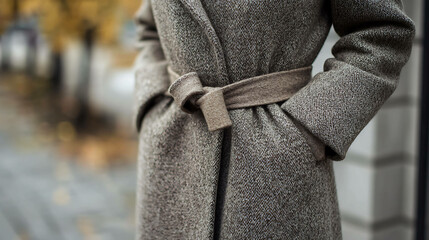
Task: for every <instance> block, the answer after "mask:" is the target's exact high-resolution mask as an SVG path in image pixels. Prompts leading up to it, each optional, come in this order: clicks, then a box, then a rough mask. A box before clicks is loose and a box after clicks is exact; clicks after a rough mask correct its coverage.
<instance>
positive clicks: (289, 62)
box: [134, 0, 415, 239]
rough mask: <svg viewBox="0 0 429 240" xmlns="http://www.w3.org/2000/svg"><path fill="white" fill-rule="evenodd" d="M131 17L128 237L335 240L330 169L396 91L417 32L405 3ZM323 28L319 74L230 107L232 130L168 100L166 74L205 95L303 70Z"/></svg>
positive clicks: (182, 1)
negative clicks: (286, 94)
mask: <svg viewBox="0 0 429 240" xmlns="http://www.w3.org/2000/svg"><path fill="white" fill-rule="evenodd" d="M136 20H137V24H138V27H139V46H140V54H139V56H138V58H137V60H136V64H137V65H136V66H137V70H136V91H135V96H136V101H135V118H134V120H135V123H136V124H137V129H138V130H139V141H140V143H139V156H138V183H137V184H138V185H137V187H138V189H137V190H138V191H137V206H136V210H137V216H136V217H137V218H136V219H137V227H138V228H137V233H136V239H213V238H214V239H219V238H220V239H342V235H341V223H340V215H339V209H338V200H337V192H336V185H335V179H334V174H333V161H340V160H343V159H344V158H345V157H346V153H347V150H348V148H349V146H350V145H351V144H352V142H353V141H354V139H355V138H356V137H357V135H358V134H359V133H360V131H361V130H362V129H363V128H364V127H365V126H366V125H367V124H368V122H369V121H370V120H371V119H372V118H373V117H374V115H375V114H376V113H377V111H378V110H379V109H380V107H381V106H382V105H383V103H384V102H385V101H386V100H387V99H388V98H389V97H390V95H391V94H392V93H393V91H394V90H395V88H396V87H397V85H398V80H399V74H400V71H401V69H402V67H403V66H404V65H405V63H406V62H407V60H408V58H409V55H410V52H411V46H412V40H413V38H414V34H415V26H414V23H413V22H412V21H411V19H410V18H409V17H408V16H407V15H406V14H405V13H404V11H403V7H402V2H401V1H400V0H378V1H375V0H305V1H304V0H287V1H272V0H234V1H214V0H152V1H151V0H144V1H143V4H142V5H141V8H140V9H139V11H138V12H137V15H136ZM332 25H333V26H334V30H335V31H336V32H337V33H338V35H339V36H340V39H339V40H338V42H336V44H335V45H334V46H333V48H332V53H333V55H334V57H333V58H329V59H327V60H326V61H325V65H324V70H323V72H319V73H317V74H316V75H315V76H314V77H313V78H312V80H311V82H309V83H308V84H307V85H306V86H304V87H303V88H301V89H300V90H299V91H298V92H297V93H295V94H294V95H293V96H292V97H291V98H289V99H288V100H286V101H283V102H278V103H273V104H268V105H263V106H254V107H248V108H241V109H231V110H229V115H230V118H231V121H232V126H231V127H229V128H226V129H222V130H217V131H214V132H209V131H208V129H207V125H206V122H205V119H204V117H203V115H202V113H201V111H197V112H196V113H193V114H188V113H185V112H183V111H182V110H181V109H180V108H179V107H178V106H177V104H175V102H174V100H173V98H171V97H168V96H165V95H164V94H163V93H164V92H165V91H166V90H167V89H168V87H169V83H170V82H169V76H168V72H167V66H168V65H170V66H171V68H172V69H173V70H174V71H175V72H177V73H179V74H180V75H183V74H185V73H188V72H193V71H195V72H197V73H198V76H199V78H200V80H201V82H202V84H203V85H204V86H213V87H220V86H224V85H227V84H229V83H234V82H237V81H240V80H241V79H245V78H249V77H253V76H258V75H263V74H268V73H272V72H277V71H285V70H291V69H296V68H300V67H305V66H309V65H311V64H312V63H313V61H314V59H315V58H316V57H317V55H318V53H319V51H320V49H321V47H322V45H323V44H324V41H325V40H326V37H327V35H328V32H329V29H330V27H331V26H332ZM314 143H316V144H314ZM325 147H326V148H325ZM321 150H326V151H325V153H323V157H320V151H321Z"/></svg>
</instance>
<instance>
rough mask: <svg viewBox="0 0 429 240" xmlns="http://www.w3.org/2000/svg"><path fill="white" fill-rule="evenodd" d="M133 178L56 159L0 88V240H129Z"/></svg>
mask: <svg viewBox="0 0 429 240" xmlns="http://www.w3.org/2000/svg"><path fill="white" fill-rule="evenodd" d="M0 81H1V80H0ZM135 174H136V172H135V163H132V162H131V163H130V162H129V163H126V164H122V165H117V166H116V167H113V168H107V169H106V168H103V169H95V168H89V167H87V166H85V165H84V164H82V163H81V162H79V161H75V159H72V158H71V157H69V156H66V155H64V154H61V153H60V152H59V151H58V148H57V146H56V145H55V144H53V142H51V141H43V136H41V135H40V134H39V133H38V125H37V120H36V117H35V116H33V115H32V114H31V113H28V111H26V110H25V109H22V108H21V107H20V106H18V104H17V103H16V100H14V99H13V98H11V97H10V93H9V92H7V91H5V90H4V89H1V88H0V240H14V239H23V240H24V239H25V240H30V239H31V240H32V239H36V240H39V239H40V240H51V239H52V240H62V239H66V240H79V239H84V240H86V239H98V240H104V239H120V240H125V239H133V238H134V197H135V181H136V180H135V179H136V176H135Z"/></svg>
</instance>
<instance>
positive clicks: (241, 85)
mask: <svg viewBox="0 0 429 240" xmlns="http://www.w3.org/2000/svg"><path fill="white" fill-rule="evenodd" d="M311 70H312V66H307V67H303V68H297V69H293V70H288V71H280V72H273V73H269V74H265V75H259V76H255V77H251V78H246V79H243V80H240V81H238V82H234V83H231V84H228V85H225V86H223V87H209V86H203V85H202V84H201V81H200V78H199V77H198V74H197V73H196V72H189V73H186V74H184V75H181V76H180V75H179V74H178V73H176V72H174V71H173V70H172V69H171V67H170V66H168V67H167V71H168V73H169V76H170V83H171V85H170V86H169V88H168V90H167V91H166V92H165V95H167V96H171V97H173V98H174V101H175V102H176V104H177V105H178V106H179V107H180V109H181V110H182V111H184V112H186V113H194V112H195V111H197V110H198V109H201V111H202V112H203V115H204V118H205V120H206V122H207V126H208V130H209V131H215V130H218V129H223V128H226V127H229V126H231V125H232V122H231V119H230V117H229V114H228V109H236V108H244V107H252V106H259V105H266V104H270V103H275V102H280V101H284V100H287V99H288V98H290V97H291V96H292V95H293V94H294V93H296V92H297V91H298V90H299V89H301V88H302V87H304V86H305V85H307V83H308V82H309V81H310V80H311Z"/></svg>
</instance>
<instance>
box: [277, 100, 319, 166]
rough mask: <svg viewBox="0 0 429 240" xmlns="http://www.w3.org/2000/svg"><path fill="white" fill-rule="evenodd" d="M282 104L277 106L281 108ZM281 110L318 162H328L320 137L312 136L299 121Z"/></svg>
mask: <svg viewBox="0 0 429 240" xmlns="http://www.w3.org/2000/svg"><path fill="white" fill-rule="evenodd" d="M286 101H287V100H286ZM282 103H283V102H280V103H277V105H278V106H279V107H280V106H281V104H282ZM280 110H281V111H282V112H283V114H284V115H285V117H286V118H287V119H288V120H289V121H290V122H291V123H292V125H293V126H294V128H295V130H296V132H297V134H298V135H299V136H300V138H301V139H302V140H303V142H305V144H306V145H307V147H308V148H309V149H310V151H311V153H312V154H313V156H314V158H315V159H316V161H323V160H326V152H325V149H326V145H325V144H324V143H323V142H322V141H321V140H320V139H319V138H318V137H316V136H315V135H314V134H312V133H311V132H310V131H309V130H308V129H307V128H306V127H304V126H303V125H302V124H301V123H300V122H299V121H297V120H296V119H295V118H293V117H292V116H291V115H290V114H289V113H288V112H286V111H285V110H283V109H281V108H280Z"/></svg>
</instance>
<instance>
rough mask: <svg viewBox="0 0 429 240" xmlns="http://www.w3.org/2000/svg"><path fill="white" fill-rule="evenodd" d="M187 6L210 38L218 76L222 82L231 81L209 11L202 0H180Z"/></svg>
mask: <svg viewBox="0 0 429 240" xmlns="http://www.w3.org/2000/svg"><path fill="white" fill-rule="evenodd" d="M180 1H181V2H182V3H183V4H184V5H185V6H186V8H187V9H188V10H189V11H190V12H191V14H192V16H193V17H194V18H195V20H196V21H197V22H198V23H199V25H200V26H201V28H202V29H203V31H204V33H205V34H206V36H207V38H208V39H209V41H210V43H211V45H212V47H213V49H214V52H215V54H216V61H217V66H218V77H220V78H221V79H222V82H225V83H229V79H228V72H227V69H226V62H225V56H224V54H223V49H222V46H221V44H220V41H219V38H218V36H217V34H216V31H215V29H214V28H213V25H212V24H211V22H210V19H209V17H208V16H207V12H206V11H205V9H204V7H203V5H202V3H201V1H200V0H180Z"/></svg>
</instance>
